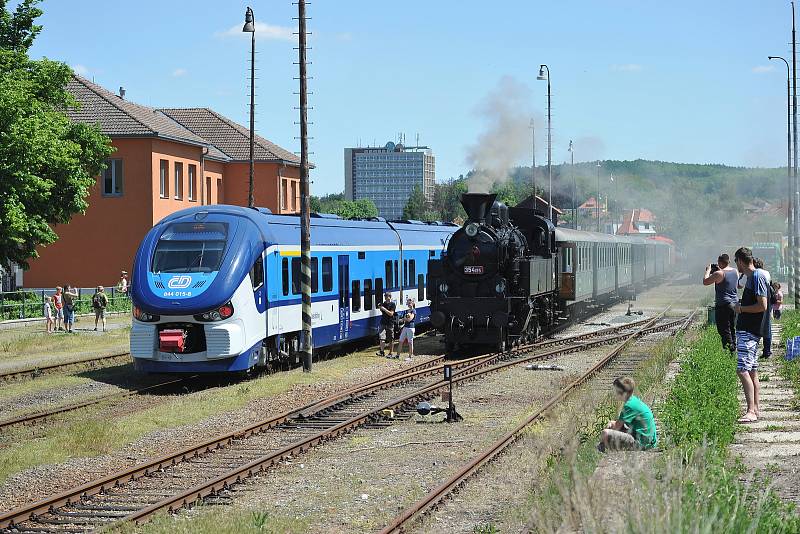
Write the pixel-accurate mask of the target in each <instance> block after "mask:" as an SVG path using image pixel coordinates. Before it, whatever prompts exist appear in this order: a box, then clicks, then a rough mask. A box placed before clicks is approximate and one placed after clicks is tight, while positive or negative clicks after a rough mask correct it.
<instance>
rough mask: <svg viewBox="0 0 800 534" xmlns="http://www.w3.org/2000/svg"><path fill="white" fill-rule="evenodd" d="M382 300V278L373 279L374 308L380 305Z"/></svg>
mask: <svg viewBox="0 0 800 534" xmlns="http://www.w3.org/2000/svg"><path fill="white" fill-rule="evenodd" d="M381 302H383V278H376V279H375V308H376V309H377V308H378V307H380V305H381Z"/></svg>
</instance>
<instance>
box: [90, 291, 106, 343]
mask: <svg viewBox="0 0 800 534" xmlns="http://www.w3.org/2000/svg"><path fill="white" fill-rule="evenodd" d="M107 307H108V296H107V295H106V290H105V288H104V287H103V286H97V290H96V291H95V293H94V295H93V296H92V309H93V310H94V331H95V332H97V323H98V321H100V320H102V321H103V332H105V331H106V308H107Z"/></svg>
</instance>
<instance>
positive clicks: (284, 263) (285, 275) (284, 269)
mask: <svg viewBox="0 0 800 534" xmlns="http://www.w3.org/2000/svg"><path fill="white" fill-rule="evenodd" d="M281 280H282V285H283V295H284V296H286V295H288V294H289V260H288V259H286V258H283V259H282V260H281Z"/></svg>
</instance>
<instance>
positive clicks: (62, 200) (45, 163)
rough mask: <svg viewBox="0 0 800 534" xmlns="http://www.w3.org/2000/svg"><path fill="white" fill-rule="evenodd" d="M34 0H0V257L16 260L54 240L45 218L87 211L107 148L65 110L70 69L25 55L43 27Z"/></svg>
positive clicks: (69, 101)
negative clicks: (13, 3) (11, 6)
mask: <svg viewBox="0 0 800 534" xmlns="http://www.w3.org/2000/svg"><path fill="white" fill-rule="evenodd" d="M38 3H39V0H23V1H22V2H21V3H20V4H19V5H18V6H17V8H16V9H15V10H14V11H13V12H11V11H9V10H8V9H7V8H6V5H7V0H0V263H1V264H3V265H8V264H9V263H11V262H14V263H17V264H19V265H21V266H23V267H27V266H28V263H27V260H28V258H31V257H35V256H36V255H37V254H36V247H37V246H39V245H48V244H50V243H53V242H54V241H55V240H56V239H58V236H57V235H56V233H55V231H54V230H53V228H52V225H55V224H65V223H68V222H69V221H70V219H71V218H72V215H73V214H75V213H83V212H85V211H86V208H87V207H88V202H87V201H86V198H87V197H88V195H89V189H90V188H91V187H92V186H93V185H94V184H95V179H96V178H95V177H96V176H97V175H98V174H100V172H101V171H102V169H103V160H104V159H105V158H106V157H107V156H108V155H109V154H111V152H112V150H113V149H112V148H111V142H110V140H109V139H108V137H106V136H104V135H103V134H102V133H101V132H100V131H99V130H98V129H97V128H96V127H92V126H87V125H85V124H77V123H74V122H71V121H70V120H69V119H68V118H67V116H66V114H65V113H64V110H65V109H67V108H71V107H76V106H77V103H76V102H75V100H74V98H72V96H71V95H70V94H69V92H67V90H66V85H67V83H68V82H69V81H70V79H71V77H72V70H71V69H70V68H69V67H68V66H67V65H66V64H64V63H60V62H57V61H51V60H49V59H42V60H37V61H34V60H31V59H30V58H29V57H28V49H29V48H30V46H31V45H32V44H33V41H34V39H35V38H36V36H37V35H38V34H39V32H40V31H41V29H42V27H41V26H38V25H36V24H34V21H35V20H36V19H37V18H38V17H39V16H41V14H42V11H41V10H40V9H39V8H37V7H36V5H37V4H38Z"/></svg>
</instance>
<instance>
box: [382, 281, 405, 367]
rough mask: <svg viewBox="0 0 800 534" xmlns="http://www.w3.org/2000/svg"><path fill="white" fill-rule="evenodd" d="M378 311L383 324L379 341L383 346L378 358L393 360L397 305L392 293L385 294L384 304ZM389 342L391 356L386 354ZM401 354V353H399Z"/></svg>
mask: <svg viewBox="0 0 800 534" xmlns="http://www.w3.org/2000/svg"><path fill="white" fill-rule="evenodd" d="M378 309H379V310H380V311H381V322H380V324H378V340H379V341H380V344H381V350H379V351H378V352H377V354H378V356H386V357H387V358H393V357H394V356H392V352H394V323H395V316H394V314H395V310H396V309H397V306H396V305H395V303H394V301H393V300H392V294H391V292H389V291H387V292H386V293H384V294H383V302H381V305H380V306H378ZM387 341H388V342H389V354H386V353H384V351H383V350H384V347H385V346H386V345H385V344H386V342H387ZM398 352H399V351H398ZM397 357H398V358H399V357H400V355H399V354H398V355H397Z"/></svg>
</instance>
